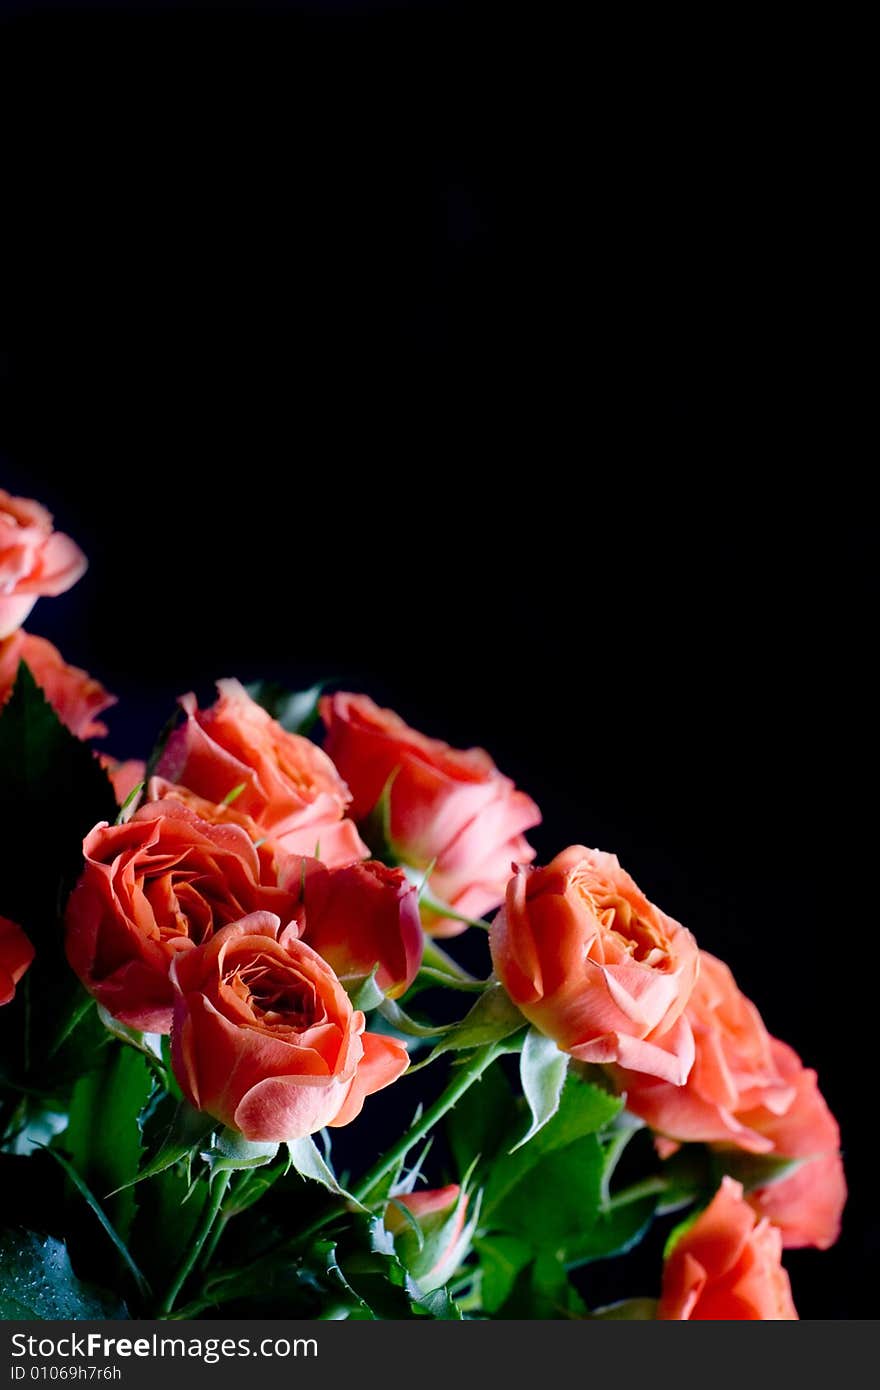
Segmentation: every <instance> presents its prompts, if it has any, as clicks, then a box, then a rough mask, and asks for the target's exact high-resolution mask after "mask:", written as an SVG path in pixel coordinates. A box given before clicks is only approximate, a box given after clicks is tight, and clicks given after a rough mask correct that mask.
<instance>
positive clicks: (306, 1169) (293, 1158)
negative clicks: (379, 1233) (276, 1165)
mask: <svg viewBox="0 0 880 1390" xmlns="http://www.w3.org/2000/svg"><path fill="white" fill-rule="evenodd" d="M287 1151H288V1153H289V1154H290V1162H291V1164H292V1166H293V1167H294V1168H295V1169H296V1171H297V1172H298V1173H299V1175H300V1177H303V1178H308V1179H309V1181H311V1182H318V1183H320V1184H321V1186H322V1187H326V1189H327V1191H328V1192H332V1193H334V1194H335V1195H336V1196H337V1197H344V1198H345V1200H346V1202H349V1203H352V1204H353V1205H354V1206H355V1207H356V1208H357V1209H358V1210H359V1211H365V1210H366V1208H365V1207H363V1206H362V1205H361V1203H360V1202H359V1201H358V1200H357V1198H356V1197H352V1195H351V1193H350V1192H346V1190H345V1188H344V1187H340V1185H339V1183H338V1182H337V1180H336V1177H335V1175H334V1173H333V1170H332V1169H331V1168H330V1167H329V1166H328V1164H327V1163H325V1161H324V1159H323V1158H322V1156H321V1152H320V1150H319V1149H318V1146H317V1144H316V1143H315V1141H314V1139H313V1138H312V1137H311V1135H307V1136H306V1138H305V1139H291V1140H289V1142H288V1145H287Z"/></svg>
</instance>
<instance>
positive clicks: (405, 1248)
mask: <svg viewBox="0 0 880 1390" xmlns="http://www.w3.org/2000/svg"><path fill="white" fill-rule="evenodd" d="M395 1201H397V1202H399V1203H400V1205H401V1206H402V1207H406V1209H407V1211H411V1212H412V1214H413V1216H414V1217H415V1218H416V1220H417V1221H418V1223H419V1229H420V1232H421V1237H422V1239H421V1244H420V1243H419V1238H418V1236H417V1235H416V1232H415V1231H414V1229H413V1227H412V1226H411V1225H410V1223H409V1222H408V1221H407V1219H406V1217H405V1216H404V1215H403V1213H402V1212H400V1211H398V1210H397V1209H396V1208H395V1207H394V1206H393V1205H392V1204H389V1205H388V1207H386V1209H385V1225H386V1227H387V1228H388V1230H389V1231H390V1232H391V1234H392V1235H393V1236H394V1245H395V1248H396V1250H397V1252H398V1255H399V1256H400V1258H401V1260H402V1261H403V1263H404V1265H405V1266H406V1268H407V1269H408V1270H409V1272H410V1273H411V1274H412V1275H413V1276H414V1278H415V1279H417V1280H418V1282H419V1284H420V1286H421V1288H422V1289H423V1291H424V1292H425V1293H431V1292H432V1290H434V1289H439V1288H442V1287H443V1285H444V1284H446V1283H448V1282H449V1280H450V1279H451V1278H452V1276H453V1274H454V1273H455V1271H456V1270H457V1269H458V1267H459V1265H460V1264H461V1263H462V1261H463V1259H464V1258H465V1256H466V1254H467V1252H468V1248H469V1246H470V1235H471V1231H472V1227H471V1231H467V1230H465V1221H466V1219H467V1209H468V1198H467V1194H466V1193H462V1190H461V1188H460V1187H459V1185H458V1183H457V1182H454V1183H450V1184H449V1186H448V1187H437V1188H434V1189H432V1190H430V1191H427V1192H404V1193H400V1194H399V1195H398V1196H397V1197H396V1198H395Z"/></svg>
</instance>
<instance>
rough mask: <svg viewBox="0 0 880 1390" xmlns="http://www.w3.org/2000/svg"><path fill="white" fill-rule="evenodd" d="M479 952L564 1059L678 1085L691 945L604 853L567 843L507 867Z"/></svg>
mask: <svg viewBox="0 0 880 1390" xmlns="http://www.w3.org/2000/svg"><path fill="white" fill-rule="evenodd" d="M489 945H490V948H491V951H492V961H493V963H494V966H495V971H496V973H497V975H498V978H499V979H500V981H501V983H502V984H503V985H504V987H505V989H506V990H507V992H508V994H509V995H510V997H511V999H512V1000H513V1001H514V1003H515V1004H517V1005H518V1007H519V1008H520V1009H521V1010H522V1012H523V1013H524V1014H525V1016H526V1018H527V1019H529V1021H530V1022H531V1023H533V1024H534V1025H535V1027H536V1028H538V1029H540V1031H541V1032H542V1033H544V1034H546V1035H547V1037H550V1038H553V1040H554V1041H555V1042H556V1044H557V1046H558V1047H560V1048H561V1049H562V1050H563V1051H564V1052H569V1053H571V1055H572V1056H573V1057H576V1058H578V1059H579V1060H580V1061H582V1062H593V1063H611V1062H617V1063H620V1064H621V1065H624V1066H630V1067H636V1066H637V1067H638V1068H639V1069H640V1070H641V1071H643V1072H647V1073H649V1074H650V1075H652V1076H656V1077H662V1078H664V1080H666V1081H669V1082H671V1083H672V1085H673V1086H681V1084H682V1083H683V1082H684V1081H685V1080H686V1078H687V1076H688V1073H689V1071H690V1069H691V1065H692V1063H693V1060H694V1041H693V1036H692V1034H691V1029H690V1025H689V1024H688V1022H687V1020H686V1019H685V1018H684V1016H683V1015H684V1009H685V1006H686V1005H687V1002H688V999H689V998H690V995H691V990H692V989H693V987H694V981H695V979H696V975H697V960H698V952H697V946H696V942H695V941H694V938H693V937H692V936H691V934H690V932H689V931H687V930H686V929H685V928H684V927H682V926H680V925H679V923H678V922H675V921H673V920H672V918H671V917H667V916H666V915H665V913H663V912H661V911H660V909H659V908H657V907H655V906H654V905H653V903H650V902H649V901H648V899H647V898H646V897H645V895H644V894H643V893H642V892H641V891H640V890H639V888H637V886H636V884H635V883H634V882H633V880H632V879H631V878H630V876H629V874H627V873H625V872H624V871H623V869H622V868H621V867H620V865H619V863H618V862H617V859H616V858H615V856H614V855H613V854H603V853H601V852H600V851H599V850H592V849H585V848H584V846H583V845H573V846H572V847H571V848H570V849H567V850H564V851H563V853H562V854H558V855H557V856H556V858H555V859H554V860H552V862H551V863H550V864H548V865H547V866H546V868H539V869H530V868H526V867H523V866H518V867H516V868H515V870H514V874H513V878H512V879H511V880H510V883H509V885H508V888H507V899H506V902H505V904H504V907H503V908H502V909H501V911H500V912H499V913H498V916H497V917H496V918H495V921H494V922H493V924H492V929H491V931H490V933H489Z"/></svg>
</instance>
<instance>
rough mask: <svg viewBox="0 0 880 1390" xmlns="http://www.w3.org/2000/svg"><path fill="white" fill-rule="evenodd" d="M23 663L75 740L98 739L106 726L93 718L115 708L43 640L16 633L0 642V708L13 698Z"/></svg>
mask: <svg viewBox="0 0 880 1390" xmlns="http://www.w3.org/2000/svg"><path fill="white" fill-rule="evenodd" d="M21 661H23V662H24V663H25V665H26V666H27V668H28V670H29V671H30V673H31V675H32V676H33V678H34V680H35V681H36V683H37V685H38V686H39V687H40V689H41V690H42V692H43V694H44V695H45V697H46V699H47V700H48V701H49V704H50V705H51V706H52V708H53V709H54V711H55V713H56V714H57V715H58V718H59V719H60V720H61V723H62V724H64V725H65V726H66V727H67V728H68V729H69V730H70V732H71V733H72V734H75V735H76V737H77V738H83V739H86V738H100V737H101V736H102V735H103V734H106V732H107V725H106V724H104V723H102V722H101V721H100V720H99V719H97V718H96V716H97V715H99V714H100V713H101V712H102V710H105V709H107V708H108V707H109V706H110V705H115V704H116V696H115V695H109V694H108V693H107V691H106V690H105V689H104V687H103V685H101V684H100V682H99V681H96V680H93V679H92V677H91V676H90V675H89V674H88V672H87V671H81V670H80V668H79V667H78V666H68V665H67V662H66V661H65V660H64V658H63V657H62V655H61V653H60V652H59V651H58V649H57V647H53V646H52V643H51V642H47V641H46V639H45V637H33V636H32V635H31V634H30V633H29V632H24V631H23V630H21V629H19V631H18V632H15V633H13V634H12V636H11V637H8V638H7V639H6V641H5V642H0V706H2V705H3V704H4V703H5V702H6V700H7V699H8V698H9V696H10V695H11V694H12V688H13V686H14V685H15V681H16V677H17V676H18V666H19V662H21Z"/></svg>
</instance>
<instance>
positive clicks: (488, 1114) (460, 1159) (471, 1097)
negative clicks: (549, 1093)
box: [446, 1066, 515, 1176]
mask: <svg viewBox="0 0 880 1390" xmlns="http://www.w3.org/2000/svg"><path fill="white" fill-rule="evenodd" d="M514 1114H515V1111H514V1102H513V1092H512V1091H511V1089H510V1086H509V1085H508V1083H507V1079H506V1078H505V1075H504V1072H503V1070H502V1068H501V1067H500V1066H493V1067H489V1068H488V1069H487V1070H486V1071H484V1072H483V1075H482V1076H481V1077H480V1079H479V1081H477V1083H476V1084H475V1085H474V1086H471V1088H470V1090H468V1091H465V1093H464V1095H463V1096H462V1097H461V1099H460V1100H458V1101H456V1103H455V1107H454V1109H452V1110H451V1111H450V1112H449V1115H448V1117H447V1120H446V1130H447V1134H448V1135H449V1143H450V1146H451V1148H452V1152H453V1155H454V1157H455V1162H456V1166H457V1170H458V1173H459V1176H461V1175H462V1174H463V1173H465V1172H466V1171H467V1169H468V1168H469V1167H470V1165H471V1163H472V1162H473V1160H474V1158H476V1156H477V1155H478V1154H479V1155H480V1159H481V1162H482V1163H483V1164H484V1165H485V1164H488V1163H490V1162H491V1160H492V1159H493V1157H494V1155H495V1154H496V1153H497V1151H498V1149H499V1148H500V1146H501V1143H502V1141H503V1139H504V1136H505V1134H506V1133H507V1132H508V1131H509V1129H510V1126H511V1122H512V1120H513V1116H514Z"/></svg>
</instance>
